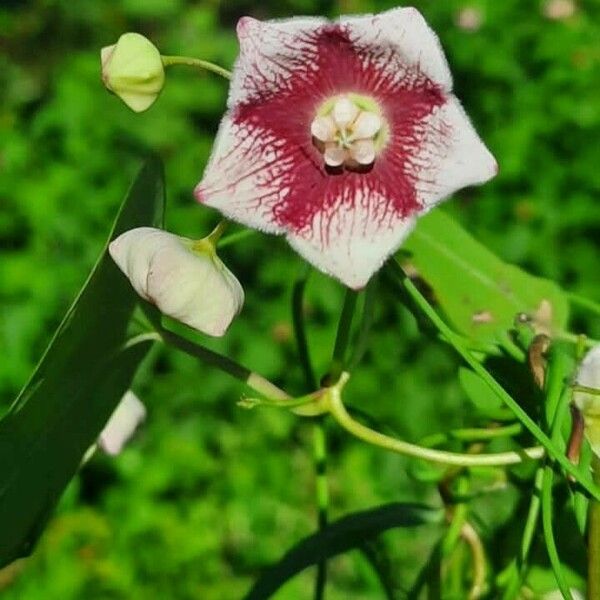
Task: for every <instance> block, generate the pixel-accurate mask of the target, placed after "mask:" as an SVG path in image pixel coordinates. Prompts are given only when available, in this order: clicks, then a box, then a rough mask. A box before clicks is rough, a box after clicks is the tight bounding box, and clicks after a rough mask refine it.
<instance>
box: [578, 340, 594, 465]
mask: <svg viewBox="0 0 600 600" xmlns="http://www.w3.org/2000/svg"><path fill="white" fill-rule="evenodd" d="M575 383H576V385H580V386H583V387H586V388H590V389H595V390H597V393H596V394H592V393H590V392H580V391H576V392H575V393H574V394H573V403H574V404H575V406H577V408H578V409H579V410H580V411H581V414H582V415H583V420H584V422H585V435H586V437H587V439H588V441H589V443H590V446H591V447H592V450H593V451H594V454H596V455H598V456H599V457H600V345H598V346H594V347H593V348H592V349H591V350H590V351H589V352H588V353H587V354H586V355H585V357H584V358H583V360H582V361H581V365H580V366H579V371H578V372H577V377H576V378H575Z"/></svg>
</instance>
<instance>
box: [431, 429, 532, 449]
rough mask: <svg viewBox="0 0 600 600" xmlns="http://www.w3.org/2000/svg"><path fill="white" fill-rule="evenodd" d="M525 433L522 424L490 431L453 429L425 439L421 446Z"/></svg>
mask: <svg viewBox="0 0 600 600" xmlns="http://www.w3.org/2000/svg"><path fill="white" fill-rule="evenodd" d="M522 431H523V426H522V425H521V423H513V424H512V425H506V426H504V427H493V428H490V429H477V428H474V427H473V428H464V429H453V430H451V431H449V432H447V433H434V434H432V435H429V436H427V437H425V438H423V439H422V440H421V442H420V445H421V446H428V447H433V446H439V445H441V444H445V443H446V442H449V441H450V440H461V441H463V442H485V441H488V440H493V439H496V438H501V437H511V436H513V435H519V434H520V433H521V432H522Z"/></svg>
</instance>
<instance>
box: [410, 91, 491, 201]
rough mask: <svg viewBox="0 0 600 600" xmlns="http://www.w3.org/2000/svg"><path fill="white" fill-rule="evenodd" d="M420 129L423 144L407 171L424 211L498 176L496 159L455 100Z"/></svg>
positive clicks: (430, 117) (427, 118)
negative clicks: (467, 188) (457, 193)
mask: <svg viewBox="0 0 600 600" xmlns="http://www.w3.org/2000/svg"><path fill="white" fill-rule="evenodd" d="M419 129H420V132H421V137H422V141H421V143H420V145H419V147H418V148H417V150H416V151H415V153H414V155H413V156H412V157H411V160H410V161H409V163H408V165H407V169H408V172H409V173H410V174H411V176H412V177H413V178H414V179H415V181H416V184H415V185H416V189H417V197H418V199H419V201H420V203H421V204H422V205H423V207H424V208H425V209H428V208H430V207H432V206H435V205H436V204H438V203H439V202H441V201H442V200H444V199H446V198H447V197H448V196H450V195H451V194H453V193H454V192H455V191H457V190H459V189H461V188H463V187H466V186H470V185H479V184H481V183H485V182H486V181H488V180H490V179H491V178H492V177H494V176H495V175H496V174H497V173H498V164H497V162H496V159H495V158H494V157H493V155H492V154H491V153H490V151H489V150H488V149H487V147H486V146H485V144H484V143H483V142H482V141H481V138H480V137H479V135H477V132H476V131H475V129H474V128H473V125H472V124H471V121H470V120H469V117H467V115H466V113H465V111H464V110H463V108H462V106H461V105H460V103H459V101H458V100H457V99H456V98H455V97H454V96H452V95H451V96H450V97H449V98H448V100H447V102H445V103H444V104H443V105H441V106H440V107H438V108H437V109H436V110H435V111H433V112H432V113H431V114H430V115H429V116H428V117H426V118H425V119H424V120H423V121H422V123H421V125H420V127H419Z"/></svg>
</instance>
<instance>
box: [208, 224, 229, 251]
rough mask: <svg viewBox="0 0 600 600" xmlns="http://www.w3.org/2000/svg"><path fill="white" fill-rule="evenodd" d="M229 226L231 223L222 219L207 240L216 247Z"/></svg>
mask: <svg viewBox="0 0 600 600" xmlns="http://www.w3.org/2000/svg"><path fill="white" fill-rule="evenodd" d="M228 225H229V221H228V220H227V219H222V220H221V221H219V223H218V224H217V226H216V227H215V228H214V229H213V230H212V231H211V232H210V234H209V235H208V237H207V238H206V239H207V240H208V241H209V242H210V243H211V244H212V245H213V246H216V245H217V243H218V242H219V240H220V239H221V236H222V235H223V233H224V231H225V230H226V229H227V226H228Z"/></svg>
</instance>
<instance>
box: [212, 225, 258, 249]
mask: <svg viewBox="0 0 600 600" xmlns="http://www.w3.org/2000/svg"><path fill="white" fill-rule="evenodd" d="M255 233H257V231H256V230H254V229H242V231H236V232H235V233H231V234H229V235H227V236H225V237H224V238H221V239H220V240H219V248H224V247H225V246H231V245H232V244H237V242H239V241H241V240H245V239H246V238H247V237H250V236H251V235H254V234H255Z"/></svg>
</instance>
